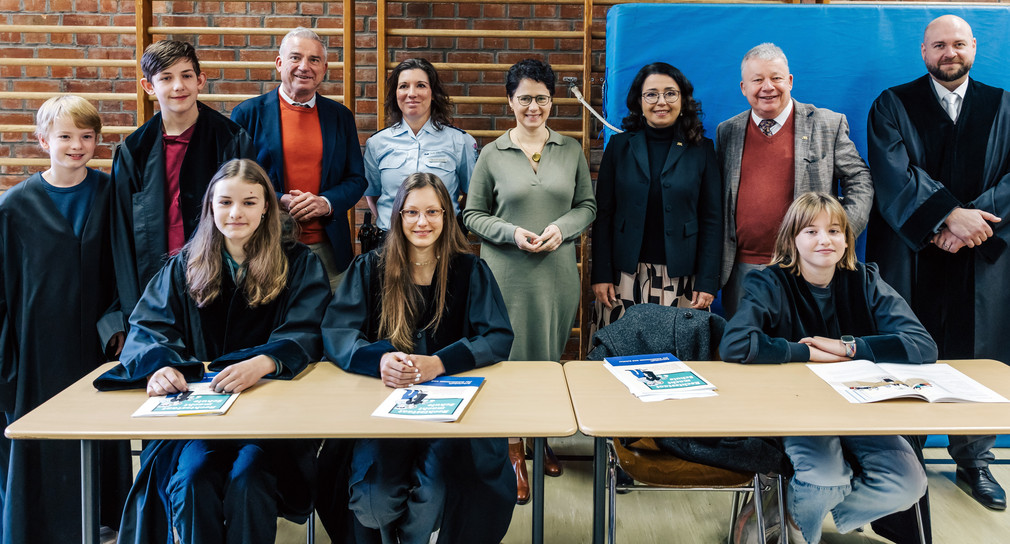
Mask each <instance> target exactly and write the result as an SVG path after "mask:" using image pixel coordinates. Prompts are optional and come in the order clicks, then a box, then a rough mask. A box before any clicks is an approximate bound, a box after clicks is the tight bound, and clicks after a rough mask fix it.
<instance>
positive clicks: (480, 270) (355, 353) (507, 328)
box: [316, 251, 516, 544]
mask: <svg viewBox="0 0 1010 544" xmlns="http://www.w3.org/2000/svg"><path fill="white" fill-rule="evenodd" d="M378 257H379V255H378V253H377V252H375V251H373V252H370V253H367V254H365V255H361V256H359V257H357V258H356V259H355V260H354V261H353V262H352V263H351V266H350V267H349V268H348V269H347V275H346V276H344V280H343V282H342V283H341V284H340V287H338V288H337V291H336V293H334V295H333V302H332V303H331V304H330V307H329V308H327V310H326V317H325V318H324V319H323V325H322V331H323V346H324V349H325V352H326V356H327V358H328V359H329V360H331V361H333V362H334V363H335V364H336V365H337V366H339V367H341V368H343V369H345V370H347V371H349V372H354V373H357V374H365V375H368V376H374V377H379V360H380V359H381V358H382V355H383V354H384V353H386V352H390V351H397V350H396V349H395V348H393V345H392V344H391V343H390V342H389V340H388V339H384V338H380V337H379V333H378V331H379V310H380V308H381V300H382V276H381V273H380V272H379V268H378V261H379V259H378ZM448 282H449V285H448V290H447V294H446V307H445V310H444V311H445V313H444V314H443V316H442V321H441V322H440V324H439V327H438V329H437V330H427V329H424V330H418V331H417V333H416V334H415V341H414V349H413V353H417V354H420V355H438V356H439V358H440V359H441V360H442V364H443V365H444V366H445V372H446V374H455V373H459V372H463V371H465V370H471V369H473V368H479V367H482V366H486V365H490V364H494V363H497V362H499V361H502V360H505V359H507V358H508V354H509V350H510V349H511V348H512V338H513V333H512V326H511V324H510V322H509V319H508V312H507V310H506V309H505V301H504V300H503V299H502V295H501V291H499V289H498V283H497V282H496V281H495V279H494V276H493V275H492V274H491V270H490V269H489V268H488V267H487V264H485V263H484V261H482V260H481V259H480V258H478V257H476V256H474V255H470V254H463V255H457V256H456V257H454V258H453V259H452V261H451V263H450V265H449V279H448ZM426 302H427V307H426V310H425V315H424V316H423V317H422V319H421V321H422V322H423V323H428V321H430V319H431V316H432V315H433V311H434V307H433V305H432V301H426ZM456 443H457V447H456V448H455V452H454V453H455V457H454V458H453V460H452V462H450V463H449V468H448V469H447V470H446V473H447V474H448V475H449V478H451V480H450V481H448V482H446V483H447V492H446V503H445V511H444V513H443V516H442V525H441V528H440V529H439V535H438V542H439V544H451V543H465V544H479V543H489V544H497V543H498V542H501V539H502V538H503V537H504V536H505V533H506V532H507V531H508V526H509V523H511V521H512V511H513V509H514V508H515V500H516V487H515V485H516V477H515V472H513V471H512V466H511V465H510V464H509V462H508V441H507V439H506V438H473V439H459V440H457V441H456ZM331 448H332V446H331V444H330V443H329V442H328V443H327V446H326V447H324V449H323V453H322V454H320V458H319V465H320V474H323V473H326V474H335V475H337V476H338V479H337V481H336V483H335V482H334V480H332V479H327V480H325V481H324V480H323V479H322V478H320V480H319V482H318V484H319V495H320V498H319V503H318V504H317V508H316V509H317V511H318V512H319V518H320V520H321V521H323V523H324V525H325V526H326V529H327V532H329V533H330V537H331V538H333V539H334V541H335V542H336V541H342V540H341V539H342V538H349V537H347V535H346V534H345V533H344V531H345V528H344V527H343V524H344V523H346V519H342V516H344V515H345V513H346V507H347V481H346V475H344V477H343V478H342V479H340V474H341V471H340V470H337V469H335V468H334V467H333V466H332V465H333V464H335V463H345V462H347V461H348V460H349V459H348V458H345V457H344V456H345V455H346V454H347V452H346V451H341V452H340V453H341V454H342V455H336V454H334V455H330V454H332V453H334V452H333V450H332V449H331ZM337 468H339V467H337ZM324 505H326V507H324ZM341 508H342V510H341ZM351 517H353V515H352V516H351ZM373 541H374V542H379V539H378V536H377V533H376V534H369V531H368V530H364V531H362V530H361V528H360V527H359V528H358V534H357V543H358V544H366V543H370V542H373Z"/></svg>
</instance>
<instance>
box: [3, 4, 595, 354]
mask: <svg viewBox="0 0 1010 544" xmlns="http://www.w3.org/2000/svg"><path fill="white" fill-rule="evenodd" d="M152 9H153V17H152V19H153V21H152V24H153V25H155V26H214V27H272V28H279V27H283V28H289V27H294V26H297V25H302V26H306V27H310V28H340V27H342V26H343V13H342V9H343V5H342V3H341V2H198V1H155V2H153V6H152ZM582 10H583V7H582V5H580V4H572V5H554V4H544V5H530V4H516V5H505V4H483V5H482V4H472V3H466V4H433V3H421V2H418V3H410V4H403V3H391V4H389V5H388V7H387V18H388V26H389V28H429V29H474V30H541V31H543V30H547V31H575V30H581V28H582ZM605 12H606V7H604V6H598V7H596V8H595V9H594V18H595V20H596V22H595V23H594V26H595V27H596V28H598V29H599V30H602V29H603V21H604V17H605ZM23 24H37V25H60V26H63V27H67V28H71V27H80V28H79V30H80V31H79V32H76V33H51V34H49V33H20V32H0V47H2V48H3V50H4V54H3V56H4V57H5V58H12V57H26V58H71V59H75V58H80V59H134V58H135V54H136V53H135V48H136V39H135V34H134V33H133V31H132V30H131V31H130V32H128V33H126V34H98V33H94V32H88V30H87V28H88V27H93V26H127V27H133V25H135V15H134V2H133V1H130V0H0V25H23ZM377 27H378V24H377V19H376V4H375V2H374V1H371V2H369V1H365V2H357V3H356V17H355V21H354V31H355V33H356V34H355V48H356V55H355V62H356V70H355V80H356V81H355V96H356V107H355V108H354V110H355V114H356V119H357V124H358V130H359V140H360V142H361V143H362V144H364V141H365V140H366V139H367V138H368V136H369V135H370V134H371V133H372V132H374V131H375V130H377V129H379V128H382V127H377V126H376V117H375V111H376V107H377V104H376V75H377V70H376V31H377ZM165 37H166V36H155V39H163V38H165ZM170 37H171V38H172V39H179V40H185V41H189V42H191V43H194V44H196V46H197V48H198V52H199V55H200V59H201V61H203V62H207V61H272V60H273V59H274V58H275V56H276V54H277V48H278V46H279V43H280V36H246V35H235V36H232V35H224V36H219V35H174V36H170ZM324 39H325V40H326V41H327V43H328V45H329V49H330V54H329V60H330V61H331V62H336V61H339V60H342V47H341V46H342V42H341V37H339V36H332V37H325V38H324ZM387 47H388V48H389V57H388V58H387V59H386V60H388V61H399V60H402V59H405V58H409V57H414V56H423V57H424V58H427V59H428V60H430V61H432V62H454V63H457V62H458V63H464V62H466V63H474V62H476V63H505V64H511V63H514V62H516V61H518V60H520V59H524V58H530V57H533V58H539V59H543V60H547V61H548V62H551V63H554V64H580V63H581V62H582V40H581V39H571V38H564V39H560V38H536V39H531V38H498V37H494V38H492V37H458V36H456V37H430V38H429V37H390V38H388V41H387ZM593 49H594V51H595V54H594V58H593V64H595V65H602V64H603V49H604V44H603V40H596V41H594V43H593ZM205 71H206V72H207V75H208V85H207V88H206V89H205V91H204V92H205V93H214V94H261V93H263V92H266V91H268V90H270V89H273V88H274V87H275V86H277V84H278V83H279V78H278V77H277V75H276V71H275V70H271V69H212V68H205ZM134 72H135V70H134V68H133V67H126V68H109V67H100V68H90V67H81V66H76V67H60V66H29V67H22V66H0V92H2V91H22V92H79V93H80V92H89V93H95V92H106V93H110V92H114V93H127V94H130V95H132V94H134V93H135V92H136V77H137V76H136V74H135V73H134ZM379 73H380V74H381V77H385V72H382V71H379ZM440 75H441V76H442V77H443V80H444V83H445V84H446V87H447V90H448V92H449V93H450V94H451V95H454V96H457V95H458V96H489V97H502V96H504V94H505V91H504V72H502V71H489V72H482V71H464V70H461V71H456V72H448V71H447V72H443V73H441V74H440ZM558 75H559V78H560V77H564V76H574V77H577V78H578V80H579V82H580V83H581V80H582V74H581V73H559V74H558ZM341 77H342V76H341V70H339V69H332V70H331V72H330V77H329V78H328V81H327V82H326V83H325V84H324V85H323V88H322V89H321V91H322V92H323V93H324V94H332V95H340V94H342V93H343V81H342V80H341ZM597 77H599V74H597ZM559 82H560V79H559ZM599 93H600V89H599V85H596V88H594V90H593V95H594V96H597V97H598V96H599ZM557 95H558V96H559V97H564V96H568V91H567V86H564V85H561V84H559V86H558V89H557ZM41 103H42V100H19V99H2V100H0V124H18V125H26V124H33V123H34V113H35V110H37V108H38V107H39V105H41ZM208 104H209V105H211V106H212V107H215V108H217V109H219V110H221V111H223V112H229V111H230V110H231V108H232V107H233V106H234V105H235V103H234V102H208ZM97 106H98V108H99V111H100V112H101V113H102V119H103V122H104V123H105V124H106V126H133V125H135V124H136V103H135V101H134V100H133V99H132V98H131V99H130V100H125V101H118V100H103V101H99V102H97ZM155 107H157V106H155ZM581 114H582V112H581V108H580V106H576V105H564V106H556V107H555V110H554V112H553V114H552V117H551V119H550V121H549V124H550V126H551V127H552V128H554V129H555V130H567V131H578V130H580V129H581ZM514 123H515V120H514V118H513V117H512V116H511V114H509V113H508V112H507V111H506V109H505V105H504V104H458V105H457V107H456V112H455V124H456V125H458V126H459V127H461V128H463V129H466V130H505V129H507V128H509V127H512V126H514ZM594 130H598V127H596V128H595V129H594ZM122 138H123V135H120V134H109V133H106V134H103V135H102V138H101V141H100V146H99V149H98V151H97V153H96V158H99V159H111V158H112V153H113V149H114V147H115V145H116V144H118V143H119V142H120V141H121V140H122ZM488 140H489V138H478V142H479V144H480V145H484V144H485V143H487V141H488ZM597 145H598V144H597ZM13 157H19V158H25V157H28V158H46V155H45V153H44V152H43V151H42V149H41V148H40V147H39V146H38V144H37V143H36V142H35V140H34V137H33V136H32V135H30V134H25V133H18V132H7V133H0V158H13ZM598 160H599V153H596V160H595V161H594V162H598ZM44 169H45V167H23V166H3V167H0V190H2V189H6V188H8V187H10V186H12V185H14V184H16V183H18V182H20V181H21V180H23V179H25V178H26V177H28V175H30V174H31V173H32V172H35V171H40V170H44ZM103 169H105V170H107V168H103ZM364 209H366V206H365V204H364V201H363V200H362V202H360V203H359V205H358V213H357V222H358V223H360V222H361V221H362V216H363V213H362V212H363V210H364ZM576 355H577V344H575V343H574V342H573V343H571V344H570V346H569V349H568V350H567V352H566V358H574V357H576Z"/></svg>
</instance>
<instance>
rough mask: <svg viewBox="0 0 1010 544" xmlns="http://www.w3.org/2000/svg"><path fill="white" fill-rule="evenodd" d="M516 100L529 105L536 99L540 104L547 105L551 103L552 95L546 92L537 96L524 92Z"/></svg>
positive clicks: (521, 104) (522, 104) (520, 103)
mask: <svg viewBox="0 0 1010 544" xmlns="http://www.w3.org/2000/svg"><path fill="white" fill-rule="evenodd" d="M516 100H518V101H519V105H520V106H529V105H530V103H531V102H533V101H534V100H536V101H537V105H538V106H546V105H547V104H550V103H551V97H550V95H546V94H538V95H536V96H530V95H528V94H524V95H521V96H517V97H516Z"/></svg>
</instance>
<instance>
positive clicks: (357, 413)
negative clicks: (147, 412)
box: [6, 361, 577, 440]
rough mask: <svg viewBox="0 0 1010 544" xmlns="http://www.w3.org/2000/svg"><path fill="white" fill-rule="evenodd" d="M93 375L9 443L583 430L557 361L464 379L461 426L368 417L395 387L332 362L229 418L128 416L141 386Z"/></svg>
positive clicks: (259, 396) (243, 402)
mask: <svg viewBox="0 0 1010 544" xmlns="http://www.w3.org/2000/svg"><path fill="white" fill-rule="evenodd" d="M111 366H112V363H110V364H108V365H105V366H103V367H102V368H100V369H98V370H96V371H94V372H92V373H91V374H89V375H88V376H86V377H84V378H82V379H81V380H79V381H78V382H77V383H75V384H74V385H72V386H70V387H69V388H67V389H66V390H64V391H63V392H61V393H60V394H59V395H57V396H55V397H53V398H52V399H50V400H49V401H47V402H46V403H44V404H43V405H42V406H39V407H38V408H36V409H35V410H33V411H32V412H30V413H28V414H27V415H25V416H24V417H22V418H21V419H19V420H17V421H16V422H14V423H13V424H11V425H10V426H8V427H7V431H6V434H7V436H8V437H10V438H55V439H73V440H107V439H126V438H139V439H162V438H176V439H187V438H435V437H446V438H453V437H471V438H472V437H507V436H531V437H541V436H570V435H572V434H574V433H575V431H576V430H577V426H576V423H575V415H574V413H573V412H572V405H571V401H570V400H569V397H568V389H567V386H566V383H565V376H564V372H563V371H562V369H561V365H559V364H557V363H552V362H539V361H537V362H522V361H506V362H502V363H498V364H496V365H492V366H488V367H484V368H480V369H477V370H474V371H471V372H467V373H464V374H461V375H463V376H465V375H472V376H483V377H484V378H486V381H485V382H484V385H483V386H482V387H481V390H480V391H479V392H478V393H477V396H476V397H474V400H473V402H472V403H471V404H470V406H469V408H467V411H466V412H465V413H464V414H463V417H462V418H460V420H459V421H457V422H455V423H436V422H430V421H407V420H400V419H388V418H379V417H372V416H371V413H372V411H374V410H375V408H376V407H377V406H378V405H379V403H381V402H382V401H383V400H384V399H385V398H386V397H387V396H388V395H389V393H390V392H391V391H392V389H389V388H387V387H385V386H384V385H382V383H381V382H380V381H379V380H378V379H377V378H370V377H367V376H360V375H356V374H349V373H346V372H344V371H342V370H340V369H339V368H337V367H336V366H335V365H333V364H332V363H328V362H323V363H317V364H314V365H310V367H309V368H308V369H307V370H306V371H305V372H302V373H301V374H300V375H299V376H298V377H297V378H295V379H294V380H291V381H281V380H277V381H273V380H270V381H266V382H265V383H261V384H259V385H257V386H256V387H253V388H252V389H249V390H247V391H244V392H242V395H241V396H239V398H238V399H237V400H236V401H235V404H234V405H233V406H232V407H231V409H230V410H228V413H227V414H225V415H223V416H190V417H163V418H131V417H130V414H132V413H133V412H134V411H136V409H137V408H139V407H140V405H141V404H142V403H143V402H144V399H146V398H147V395H146V393H145V392H144V391H143V390H130V391H106V392H99V391H96V390H95V388H94V387H93V386H92V385H91V383H92V381H93V380H94V379H95V378H96V377H97V376H98V375H99V374H101V373H102V372H104V371H105V370H107V369H108V368H110V367H111Z"/></svg>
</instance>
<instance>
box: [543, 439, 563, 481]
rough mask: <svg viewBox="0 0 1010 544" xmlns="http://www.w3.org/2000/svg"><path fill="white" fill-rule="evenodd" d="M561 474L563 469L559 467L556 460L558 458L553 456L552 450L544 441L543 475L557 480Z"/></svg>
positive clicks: (559, 462)
mask: <svg viewBox="0 0 1010 544" xmlns="http://www.w3.org/2000/svg"><path fill="white" fill-rule="evenodd" d="M562 472H564V469H563V468H562V467H561V461H559V460H558V456H557V455H554V450H552V449H551V447H550V446H548V445H547V441H546V440H544V474H546V475H548V476H551V477H554V478H557V477H558V476H561V473H562Z"/></svg>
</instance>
